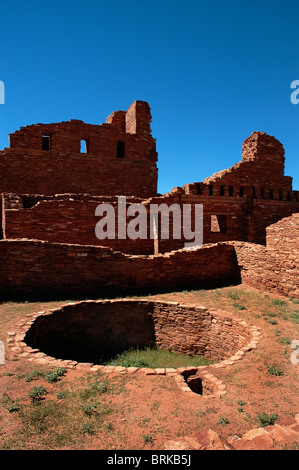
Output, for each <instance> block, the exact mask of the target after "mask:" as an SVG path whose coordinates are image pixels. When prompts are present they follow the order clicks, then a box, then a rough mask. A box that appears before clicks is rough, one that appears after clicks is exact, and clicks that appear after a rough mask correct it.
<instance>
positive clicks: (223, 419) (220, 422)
mask: <svg viewBox="0 0 299 470" xmlns="http://www.w3.org/2000/svg"><path fill="white" fill-rule="evenodd" d="M217 423H218V424H221V425H222V426H226V425H227V424H229V420H228V419H227V418H224V417H223V416H220V418H219V419H218V421H217Z"/></svg>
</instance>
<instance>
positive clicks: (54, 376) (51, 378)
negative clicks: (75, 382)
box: [45, 367, 66, 383]
mask: <svg viewBox="0 0 299 470" xmlns="http://www.w3.org/2000/svg"><path fill="white" fill-rule="evenodd" d="M65 373H66V369H65V368H64V367H56V369H55V370H54V371H51V372H47V373H46V374H45V379H46V381H47V382H49V383H53V382H58V380H60V378H61V377H62V376H63V375H65Z"/></svg>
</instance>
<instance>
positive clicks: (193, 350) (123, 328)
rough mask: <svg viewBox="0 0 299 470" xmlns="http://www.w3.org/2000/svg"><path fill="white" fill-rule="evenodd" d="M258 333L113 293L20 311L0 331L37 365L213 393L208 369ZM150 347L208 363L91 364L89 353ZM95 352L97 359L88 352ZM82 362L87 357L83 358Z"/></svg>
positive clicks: (215, 315)
mask: <svg viewBox="0 0 299 470" xmlns="http://www.w3.org/2000/svg"><path fill="white" fill-rule="evenodd" d="M260 337H261V332H260V331H259V328H257V327H256V326H250V325H248V324H247V322H245V321H244V320H242V319H239V318H236V317H235V316H231V315H229V314H227V313H225V312H223V311H220V310H215V309H210V308H206V307H202V306H198V305H185V304H179V303H177V302H169V301H168V302H167V301H166V302H163V301H150V300H147V299H146V300H145V299H143V300H142V299H141V300H134V299H118V300H103V301H92V300H88V301H86V302H78V303H69V304H66V305H64V306H62V307H61V308H59V309H57V310H47V311H43V312H37V313H36V312H34V313H29V314H27V315H26V318H23V319H22V320H21V321H20V322H19V323H18V324H17V325H16V329H15V331H10V332H8V334H7V344H8V346H9V347H10V350H11V352H12V354H13V355H14V356H15V357H18V358H20V359H28V360H29V361H33V362H36V363H38V364H48V365H52V366H61V367H65V368H66V369H82V370H84V371H90V372H97V371H99V370H100V371H102V372H106V373H113V372H115V373H128V374H135V373H137V372H141V373H144V374H146V375H169V376H173V377H174V378H175V379H176V381H177V383H178V385H179V386H180V388H181V389H182V391H184V392H188V393H196V394H199V395H203V396H204V397H206V398H213V397H221V396H222V395H224V394H225V393H226V391H225V385H224V384H223V382H222V381H221V380H219V379H218V378H217V377H215V376H214V375H213V374H212V371H215V370H216V369H217V368H225V367H227V366H230V365H232V364H234V363H235V362H237V361H239V360H240V359H241V358H242V357H243V355H244V354H245V353H246V352H247V351H250V350H251V349H255V348H256V347H257V344H258V341H259V340H260ZM137 346H138V347H141V346H158V347H160V348H166V349H168V350H170V351H171V352H175V353H180V354H188V355H190V356H194V355H200V356H205V357H206V358H208V359H210V360H211V361H213V362H214V364H212V365H209V366H200V367H181V368H177V369H174V368H159V369H150V368H139V367H127V368H126V367H121V366H104V365H96V363H97V362H98V361H97V357H99V356H109V355H111V353H113V354H116V353H117V352H121V351H122V350H124V349H128V348H129V347H137ZM96 356H97V357H96ZM86 360H89V361H90V362H83V361H86Z"/></svg>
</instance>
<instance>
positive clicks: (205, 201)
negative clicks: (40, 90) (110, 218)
mask: <svg viewBox="0 0 299 470" xmlns="http://www.w3.org/2000/svg"><path fill="white" fill-rule="evenodd" d="M150 122H151V111H150V107H149V105H148V103H146V102H145V101H135V102H134V103H133V104H132V105H131V106H130V107H129V109H128V110H127V111H115V112H113V113H112V114H110V116H108V118H107V119H106V122H105V123H104V124H100V125H98V124H85V123H84V122H82V121H78V120H70V121H65V122H61V123H54V124H35V125H31V126H26V127H24V128H21V129H20V130H18V131H16V132H14V133H12V134H11V135H10V148H8V149H4V150H3V151H1V152H0V194H1V200H2V217H1V224H0V251H1V261H2V263H1V268H0V291H1V293H2V294H3V295H4V294H9V295H14V294H21V293H23V294H25V295H27V294H29V293H34V292H35V291H36V293H40V292H47V293H49V292H50V291H52V292H53V294H54V292H55V294H57V293H58V292H59V291H60V292H63V291H64V287H65V288H66V289H67V291H68V292H74V291H76V289H77V288H78V287H80V289H81V291H82V294H83V295H85V294H86V293H87V292H92V291H93V290H98V289H100V290H102V291H103V290H104V291H105V290H107V291H109V292H110V291H111V292H112V291H113V289H116V290H117V291H121V292H126V291H133V290H134V289H136V290H137V291H144V290H147V291H148V292H150V291H151V290H153V289H154V290H157V289H158V290H160V291H161V290H165V289H174V288H179V287H180V288H181V287H182V286H184V287H185V286H186V287H188V286H193V287H197V286H202V285H211V284H212V283H213V281H214V284H215V285H217V284H218V285H219V283H220V284H222V285H223V284H225V283H226V284H228V283H229V282H238V281H240V279H241V278H242V280H243V281H244V282H248V283H250V284H252V285H258V286H259V287H260V288H265V289H268V290H272V291H274V292H278V293H281V294H282V295H293V296H294V297H297V296H298V283H297V280H296V277H297V274H298V265H297V264H296V263H297V260H298V257H297V255H298V248H297V245H298V244H297V241H298V223H297V219H296V213H298V211H299V193H298V191H295V190H293V188H292V178H291V177H289V176H285V175H284V166H285V155H284V153H285V152H284V148H283V146H282V144H281V143H280V142H279V141H278V140H277V139H275V138H274V137H272V136H269V135H268V134H266V133H264V132H253V133H252V135H251V136H249V137H248V138H247V139H246V140H245V141H244V143H243V147H242V160H241V161H240V162H238V163H236V164H235V165H233V166H232V167H231V168H229V169H227V170H223V171H220V172H218V173H215V174H214V175H212V176H211V177H209V178H206V179H205V180H204V181H202V182H195V183H189V184H186V185H184V186H183V187H180V188H173V189H172V190H171V191H170V192H169V193H166V194H164V195H157V171H158V170H157V152H156V141H155V139H154V138H153V137H152V135H151V129H150ZM82 143H83V144H84V147H83V148H82V147H81V145H82ZM120 196H122V197H126V207H129V205H131V204H139V205H140V207H143V208H144V209H145V210H146V216H147V234H146V235H147V236H146V237H137V238H136V239H132V238H129V237H126V239H120V238H119V237H118V233H117V231H116V234H115V237H114V238H104V239H103V238H102V239H99V238H97V236H96V232H95V227H96V224H97V221H98V220H99V217H96V214H95V212H96V208H97V206H98V205H100V204H103V203H106V204H109V205H111V206H112V207H114V208H115V213H116V217H117V216H118V212H117V211H118V202H119V198H120ZM153 205H157V206H158V207H159V211H160V219H159V220H160V221H161V217H162V216H164V215H166V216H169V220H170V234H169V237H166V238H165V237H164V236H163V233H161V227H160V225H159V227H158V236H157V239H155V240H153V238H151V207H152V206H153ZM174 205H176V207H177V208H178V210H179V211H180V213H181V214H182V213H183V208H184V207H186V206H187V205H188V207H190V211H191V222H192V230H193V231H194V229H195V226H196V222H197V219H196V217H197V216H196V210H195V209H196V207H197V206H199V205H202V207H203V244H204V245H203V247H202V248H201V249H199V250H198V252H197V254H194V253H193V254H190V253H187V252H186V251H184V247H185V242H186V241H192V240H186V238H184V234H183V232H181V236H180V237H177V238H175V237H174V234H175V232H176V229H177V226H175V225H174V223H173V221H174V217H173V213H172V210H171V208H172V207H173V206H174ZM162 206H163V209H162ZM160 208H161V210H160ZM130 220H131V218H130V217H129V216H128V215H127V217H126V221H125V224H126V228H127V226H128V224H129V222H130ZM284 220H285V222H284ZM276 223H278V224H280V223H281V224H282V225H277V226H276V225H275V224H276ZM285 224H286V225H285ZM181 226H183V220H182V219H181ZM275 227H276V228H275ZM291 228H292V229H291ZM290 229H291V231H290ZM285 230H288V231H289V232H288V233H289V236H288V237H286V236H285ZM213 245H214V246H213ZM225 245H226V248H224V246H225ZM176 250H178V251H177V254H175V253H171V252H175V251H176ZM207 250H208V251H207ZM120 252H121V253H122V254H121V253H120ZM169 253H171V254H169ZM207 253H209V258H206V256H207ZM211 254H212V256H211ZM216 258H217V259H216ZM181 263H186V264H185V265H184V266H183V267H182V266H181V265H180V264H181ZM219 266H220V268H219ZM183 268H185V269H183ZM134 270H137V271H136V272H134ZM103 273H105V276H104V274H103ZM180 276H181V277H180Z"/></svg>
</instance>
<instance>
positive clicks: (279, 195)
mask: <svg viewBox="0 0 299 470" xmlns="http://www.w3.org/2000/svg"><path fill="white" fill-rule="evenodd" d="M278 199H279V200H280V201H282V191H278Z"/></svg>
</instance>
